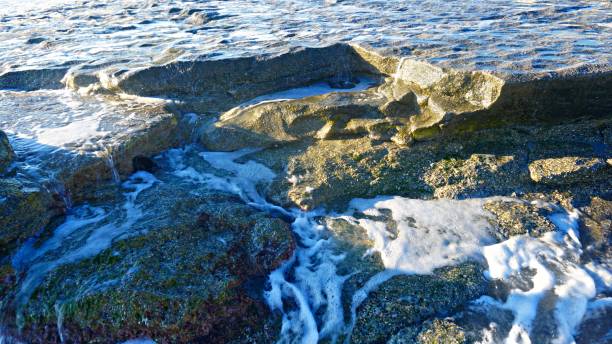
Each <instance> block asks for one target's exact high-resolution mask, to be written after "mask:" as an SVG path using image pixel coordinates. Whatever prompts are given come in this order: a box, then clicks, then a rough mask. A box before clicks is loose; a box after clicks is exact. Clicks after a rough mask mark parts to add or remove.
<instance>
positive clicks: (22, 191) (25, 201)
mask: <svg viewBox="0 0 612 344" xmlns="http://www.w3.org/2000/svg"><path fill="white" fill-rule="evenodd" d="M53 204H54V200H53V197H52V195H51V194H50V193H49V192H48V191H47V190H45V189H44V188H43V187H42V186H41V185H39V184H37V183H33V182H29V181H25V180H19V179H15V178H0V265H2V264H3V263H4V262H6V261H7V258H8V257H9V256H10V255H11V254H12V253H13V252H14V250H15V249H16V248H18V247H19V246H20V245H21V244H23V243H24V242H25V241H26V240H27V239H28V238H31V237H33V236H34V235H35V234H37V233H39V232H41V231H42V230H43V229H44V228H45V226H46V225H47V224H48V223H49V222H50V221H51V219H52V218H53V217H54V216H57V215H61V211H58V209H57V208H55V209H54V207H53Z"/></svg>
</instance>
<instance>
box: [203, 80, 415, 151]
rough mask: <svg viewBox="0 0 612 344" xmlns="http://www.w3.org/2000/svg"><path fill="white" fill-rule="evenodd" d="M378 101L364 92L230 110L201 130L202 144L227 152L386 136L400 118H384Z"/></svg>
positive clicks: (328, 95) (371, 94) (376, 97)
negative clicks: (384, 132) (306, 141)
mask: <svg viewBox="0 0 612 344" xmlns="http://www.w3.org/2000/svg"><path fill="white" fill-rule="evenodd" d="M383 100H384V99H382V98H380V97H379V96H374V95H373V93H372V92H368V91H365V92H355V93H329V94H325V95H322V96H315V97H308V98H304V99H298V100H290V101H282V102H271V103H262V104H259V105H254V106H250V107H247V108H245V109H241V108H235V109H232V110H230V111H229V112H227V113H225V114H223V115H222V116H221V117H220V120H219V121H218V122H217V123H214V124H212V125H211V126H210V127H209V128H208V129H207V130H205V131H204V132H203V134H202V136H201V140H202V142H203V144H204V145H205V146H206V147H207V148H209V149H211V150H221V151H232V150H237V149H241V148H246V147H269V146H272V145H278V144H281V143H287V142H293V141H300V140H304V139H309V138H318V139H327V140H329V139H334V138H345V137H359V136H367V135H377V134H379V133H380V131H381V130H380V129H381V128H382V127H386V128H387V130H390V131H391V132H390V133H389V134H388V136H389V137H390V136H391V135H393V133H394V129H395V126H396V125H400V124H401V119H400V118H389V117H385V116H384V115H383V114H382V113H381V112H380V110H379V109H378V107H379V106H381V105H382V104H381V101H383ZM404 119H405V120H407V119H408V117H407V116H406V117H405V118H404Z"/></svg>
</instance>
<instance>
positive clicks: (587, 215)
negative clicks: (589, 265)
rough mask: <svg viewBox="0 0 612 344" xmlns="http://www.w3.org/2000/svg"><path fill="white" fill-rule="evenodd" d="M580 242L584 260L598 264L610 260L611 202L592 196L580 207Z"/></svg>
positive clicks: (611, 241)
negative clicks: (583, 250)
mask: <svg viewBox="0 0 612 344" xmlns="http://www.w3.org/2000/svg"><path fill="white" fill-rule="evenodd" d="M580 211H581V212H582V216H581V221H580V240H581V242H582V245H583V247H585V257H584V259H585V260H586V259H593V260H595V261H598V262H607V261H608V262H609V261H611V260H612V201H610V200H606V199H603V198H601V197H598V196H592V197H591V199H590V200H589V203H588V204H587V205H585V206H583V207H580Z"/></svg>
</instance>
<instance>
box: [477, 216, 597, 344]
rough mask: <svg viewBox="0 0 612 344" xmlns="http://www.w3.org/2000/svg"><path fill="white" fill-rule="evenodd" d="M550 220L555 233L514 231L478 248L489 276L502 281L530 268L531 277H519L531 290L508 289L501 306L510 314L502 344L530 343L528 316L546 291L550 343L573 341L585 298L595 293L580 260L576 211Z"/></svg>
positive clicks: (583, 310)
mask: <svg viewBox="0 0 612 344" xmlns="http://www.w3.org/2000/svg"><path fill="white" fill-rule="evenodd" d="M550 219H551V221H552V222H553V223H555V225H556V226H557V227H558V230H557V231H555V232H551V233H546V234H545V235H544V236H542V237H541V238H533V237H529V236H527V235H521V236H516V237H513V238H510V239H509V240H507V241H504V242H502V243H499V244H496V245H491V246H487V247H484V248H483V250H482V251H483V255H484V256H485V258H486V259H487V263H488V265H489V269H488V271H487V276H488V277H489V278H492V279H502V280H507V279H508V278H509V277H510V276H520V273H521V271H523V270H525V269H531V270H533V271H535V275H534V276H533V277H522V278H528V279H529V280H530V282H531V283H532V285H533V286H532V287H531V289H529V290H522V289H520V288H515V289H512V290H511V292H510V295H509V296H508V299H507V300H506V302H505V303H504V304H503V305H501V306H502V307H503V308H505V309H508V310H510V311H512V312H513V314H514V317H515V318H514V323H513V326H512V329H511V330H510V333H509V335H508V338H507V339H506V342H507V343H531V338H530V332H531V329H532V327H533V321H534V319H535V317H536V314H537V311H538V306H539V303H540V301H541V300H542V299H543V298H544V297H545V296H554V299H555V310H554V315H555V319H556V321H557V337H556V338H555V342H557V343H572V342H573V341H574V338H573V335H574V334H575V330H576V327H577V325H578V324H579V323H580V321H581V320H582V318H583V316H584V314H585V312H586V309H587V303H588V300H589V299H592V298H593V297H595V294H596V287H595V282H594V281H593V279H592V278H591V277H590V275H589V273H588V272H587V271H586V270H585V269H584V268H582V267H581V266H580V265H579V258H580V254H581V250H580V241H579V237H578V212H577V211H572V212H570V213H557V214H554V215H552V216H551V217H550Z"/></svg>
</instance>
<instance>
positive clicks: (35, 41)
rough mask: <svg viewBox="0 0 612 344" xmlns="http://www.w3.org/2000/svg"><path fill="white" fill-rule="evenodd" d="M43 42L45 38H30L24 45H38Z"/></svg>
mask: <svg viewBox="0 0 612 344" xmlns="http://www.w3.org/2000/svg"><path fill="white" fill-rule="evenodd" d="M44 41H46V38H44V37H32V38H28V40H27V41H26V44H38V43H42V42H44Z"/></svg>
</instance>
